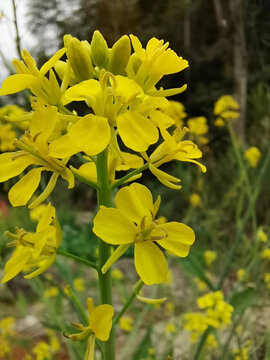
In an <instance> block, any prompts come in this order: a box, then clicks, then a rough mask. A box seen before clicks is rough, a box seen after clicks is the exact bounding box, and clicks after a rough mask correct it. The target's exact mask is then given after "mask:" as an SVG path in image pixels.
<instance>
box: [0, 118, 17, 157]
mask: <svg viewBox="0 0 270 360" xmlns="http://www.w3.org/2000/svg"><path fill="white" fill-rule="evenodd" d="M16 135H17V134H16V133H15V131H14V130H13V129H12V126H11V124H2V123H1V122H0V152H4V151H12V150H14V149H15V146H14V144H13V142H14V140H15V138H16Z"/></svg>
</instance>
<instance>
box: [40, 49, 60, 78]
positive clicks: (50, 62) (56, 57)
mask: <svg viewBox="0 0 270 360" xmlns="http://www.w3.org/2000/svg"><path fill="white" fill-rule="evenodd" d="M65 52H66V48H62V49H59V50H58V51H57V52H56V53H55V54H54V55H53V56H52V57H51V58H50V59H49V60H48V61H46V62H45V64H44V65H42V67H41V68H40V74H41V75H45V74H46V73H47V72H48V71H49V70H50V69H51V68H53V67H54V65H55V64H56V63H57V61H58V60H59V59H60V58H61V57H62V56H63V55H64V53H65Z"/></svg>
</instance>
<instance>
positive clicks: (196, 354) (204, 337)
mask: <svg viewBox="0 0 270 360" xmlns="http://www.w3.org/2000/svg"><path fill="white" fill-rule="evenodd" d="M211 331H212V328H211V327H208V328H207V329H206V330H205V332H204V333H203V335H202V337H201V340H200V342H199V345H198V347H197V350H196V353H195V356H194V360H199V359H200V356H201V352H202V350H203V348H204V345H205V343H206V340H207V338H208V335H209V334H210V332H211Z"/></svg>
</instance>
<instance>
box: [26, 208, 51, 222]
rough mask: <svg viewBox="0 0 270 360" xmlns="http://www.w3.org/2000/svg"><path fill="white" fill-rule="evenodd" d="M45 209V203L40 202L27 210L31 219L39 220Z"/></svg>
mask: <svg viewBox="0 0 270 360" xmlns="http://www.w3.org/2000/svg"><path fill="white" fill-rule="evenodd" d="M46 209H47V205H45V204H40V205H38V206H36V207H35V208H33V209H31V210H30V212H29V214H30V219H31V220H33V221H38V220H40V218H41V217H42V215H43V213H44V211H45V210H46Z"/></svg>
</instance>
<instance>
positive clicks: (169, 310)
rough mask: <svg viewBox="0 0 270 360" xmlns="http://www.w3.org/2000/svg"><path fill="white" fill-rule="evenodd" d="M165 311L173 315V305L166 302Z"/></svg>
mask: <svg viewBox="0 0 270 360" xmlns="http://www.w3.org/2000/svg"><path fill="white" fill-rule="evenodd" d="M165 309H166V311H167V312H168V313H169V314H173V313H174V303H173V302H167V303H166V304H165Z"/></svg>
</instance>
